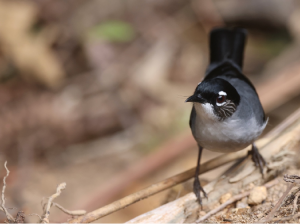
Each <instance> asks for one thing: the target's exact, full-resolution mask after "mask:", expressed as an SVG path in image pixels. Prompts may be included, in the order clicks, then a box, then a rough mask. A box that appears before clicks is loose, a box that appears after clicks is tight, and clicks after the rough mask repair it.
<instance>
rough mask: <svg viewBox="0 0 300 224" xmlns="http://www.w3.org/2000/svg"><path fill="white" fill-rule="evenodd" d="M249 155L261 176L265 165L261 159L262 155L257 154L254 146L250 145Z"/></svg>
mask: <svg viewBox="0 0 300 224" xmlns="http://www.w3.org/2000/svg"><path fill="white" fill-rule="evenodd" d="M249 154H251V155H252V160H253V162H254V163H255V166H257V167H259V170H260V172H261V174H263V171H264V166H266V165H267V163H266V161H265V159H264V158H263V157H262V155H261V154H260V153H259V151H258V149H257V147H256V145H255V144H254V143H253V144H252V149H251V151H249Z"/></svg>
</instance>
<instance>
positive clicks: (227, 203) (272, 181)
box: [196, 179, 279, 223]
mask: <svg viewBox="0 0 300 224" xmlns="http://www.w3.org/2000/svg"><path fill="white" fill-rule="evenodd" d="M277 183H279V181H278V179H274V180H271V181H270V182H268V183H266V184H264V186H265V187H266V188H270V187H272V186H274V185H276V184H277ZM250 193H251V191H246V192H244V193H241V194H238V195H235V196H233V197H232V198H230V199H229V200H228V201H226V202H225V203H223V204H221V205H220V206H219V207H217V208H215V209H213V210H211V211H210V212H209V213H207V214H206V215H204V216H202V217H200V218H199V219H198V220H197V221H196V223H199V222H201V221H204V220H206V219H208V218H209V217H210V216H212V215H214V214H216V213H217V212H219V211H222V210H223V209H224V208H226V207H227V206H228V205H230V204H232V203H234V202H236V201H238V200H241V199H242V198H244V197H247V196H248V195H249V194H250Z"/></svg>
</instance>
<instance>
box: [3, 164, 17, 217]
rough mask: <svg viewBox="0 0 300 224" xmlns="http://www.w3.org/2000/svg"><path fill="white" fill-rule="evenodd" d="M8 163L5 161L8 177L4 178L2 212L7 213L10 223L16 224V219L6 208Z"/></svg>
mask: <svg viewBox="0 0 300 224" xmlns="http://www.w3.org/2000/svg"><path fill="white" fill-rule="evenodd" d="M6 164H7V161H5V163H4V167H5V169H6V176H5V177H4V178H3V187H2V194H1V199H2V202H1V208H2V209H1V210H2V211H3V212H4V213H5V215H6V218H7V220H8V221H9V222H15V219H14V217H13V216H12V215H11V214H10V213H9V212H8V211H7V209H6V207H5V189H6V178H7V177H8V176H9V170H8V169H7V166H6Z"/></svg>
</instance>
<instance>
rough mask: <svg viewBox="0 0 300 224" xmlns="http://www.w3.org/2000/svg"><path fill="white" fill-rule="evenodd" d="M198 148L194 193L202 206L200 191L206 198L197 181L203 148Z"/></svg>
mask: <svg viewBox="0 0 300 224" xmlns="http://www.w3.org/2000/svg"><path fill="white" fill-rule="evenodd" d="M198 147H199V153H198V161H197V167H196V172H195V180H194V193H195V195H196V198H197V201H198V202H199V204H200V205H201V206H202V199H201V196H200V191H202V193H203V194H204V197H206V198H207V194H206V192H205V191H204V189H203V188H202V186H201V184H200V181H199V170H200V160H201V154H202V150H203V148H202V147H201V146H200V145H198Z"/></svg>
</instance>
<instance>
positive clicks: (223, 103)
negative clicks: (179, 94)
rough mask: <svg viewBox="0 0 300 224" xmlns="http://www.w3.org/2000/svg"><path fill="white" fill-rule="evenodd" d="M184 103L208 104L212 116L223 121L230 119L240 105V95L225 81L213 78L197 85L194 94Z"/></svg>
mask: <svg viewBox="0 0 300 224" xmlns="http://www.w3.org/2000/svg"><path fill="white" fill-rule="evenodd" d="M186 102H194V103H201V104H206V103H208V104H210V105H211V106H212V108H213V112H214V114H215V115H216V116H217V117H218V118H219V119H220V120H224V119H226V118H228V117H230V116H231V115H232V114H233V113H234V112H235V111H236V109H237V106H238V105H239V103H240V95H239V94H238V92H237V91H236V89H235V88H234V87H233V86H232V85H231V84H230V83H229V82H227V81H226V80H224V79H221V78H214V79H208V80H204V81H203V82H201V83H199V84H198V86H197V88H196V90H195V92H194V94H193V95H192V96H190V97H189V98H188V99H187V100H186Z"/></svg>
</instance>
